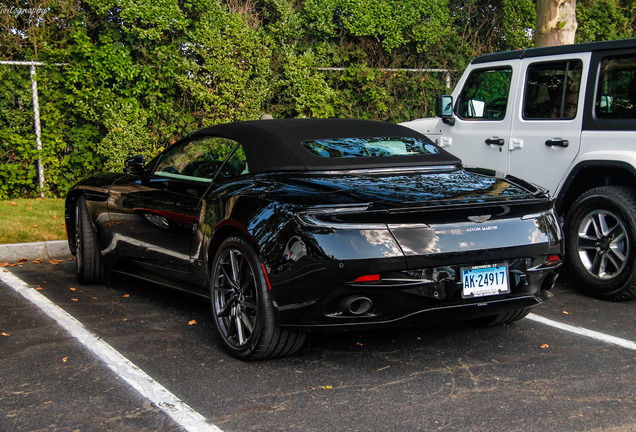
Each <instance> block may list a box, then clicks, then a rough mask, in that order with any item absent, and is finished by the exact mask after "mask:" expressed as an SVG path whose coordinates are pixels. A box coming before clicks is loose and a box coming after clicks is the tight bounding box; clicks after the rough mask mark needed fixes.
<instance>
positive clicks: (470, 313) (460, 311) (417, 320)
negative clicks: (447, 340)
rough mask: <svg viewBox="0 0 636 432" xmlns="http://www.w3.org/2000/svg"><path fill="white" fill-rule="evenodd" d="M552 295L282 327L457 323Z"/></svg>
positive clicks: (536, 302) (532, 303) (516, 296)
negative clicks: (393, 315)
mask: <svg viewBox="0 0 636 432" xmlns="http://www.w3.org/2000/svg"><path fill="white" fill-rule="evenodd" d="M550 298H552V294H551V293H550V292H548V291H544V290H542V291H541V292H540V293H538V294H536V295H529V294H514V295H509V296H505V297H501V298H496V299H495V298H490V299H481V301H471V302H461V303H454V304H438V305H429V306H427V307H424V308H422V309H420V310H416V311H412V312H409V313H405V314H404V315H401V316H397V317H394V318H389V317H385V318H379V319H371V318H370V317H367V318H366V319H365V318H360V319H359V320H354V319H351V317H344V316H343V317H341V318H337V317H330V318H329V319H328V320H327V321H328V322H314V323H303V322H299V323H295V324H288V325H283V324H281V326H282V327H294V328H301V329H305V330H329V329H345V328H347V329H355V328H374V327H383V328H386V327H401V326H407V325H417V324H434V323H445V322H456V321H463V320H469V319H475V318H482V317H487V316H493V315H497V314H500V313H503V312H509V311H512V310H516V309H522V308H528V307H534V306H537V305H539V304H541V303H543V302H545V301H547V300H549V299H550Z"/></svg>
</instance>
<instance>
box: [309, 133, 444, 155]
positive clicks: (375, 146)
mask: <svg viewBox="0 0 636 432" xmlns="http://www.w3.org/2000/svg"><path fill="white" fill-rule="evenodd" d="M302 145H303V147H305V148H306V149H307V150H309V151H310V152H311V153H313V154H314V155H317V156H320V157H323V158H364V157H387V156H416V155H417V156H421V155H431V154H437V153H439V149H438V148H437V147H435V146H434V145H432V144H429V143H427V142H424V141H422V140H420V139H418V138H407V137H402V138H379V137H374V138H335V139H334V138H332V139H318V140H313V141H305V142H303V143H302Z"/></svg>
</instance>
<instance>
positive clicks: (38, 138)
mask: <svg viewBox="0 0 636 432" xmlns="http://www.w3.org/2000/svg"><path fill="white" fill-rule="evenodd" d="M0 64H3V65H16V66H29V67H30V69H31V73H30V75H31V97H32V98H33V123H34V127H35V146H36V148H37V151H38V189H39V190H40V198H44V166H43V165H42V133H41V127H40V103H39V102H38V83H37V81H36V75H35V67H36V66H44V65H46V63H42V62H34V61H13V60H1V61H0ZM53 65H54V66H66V65H68V63H54V64H53Z"/></svg>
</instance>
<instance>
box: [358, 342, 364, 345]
mask: <svg viewBox="0 0 636 432" xmlns="http://www.w3.org/2000/svg"><path fill="white" fill-rule="evenodd" d="M356 345H357V346H364V344H363V343H362V342H356Z"/></svg>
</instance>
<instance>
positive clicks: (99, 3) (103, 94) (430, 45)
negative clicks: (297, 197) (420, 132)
mask: <svg viewBox="0 0 636 432" xmlns="http://www.w3.org/2000/svg"><path fill="white" fill-rule="evenodd" d="M597 3H598V2H589V3H588V2H583V1H579V2H578V4H579V8H581V11H582V12H581V14H580V16H581V23H580V27H579V30H580V34H581V35H582V39H581V40H582V41H583V40H592V39H594V38H595V37H597V38H619V37H626V36H631V34H632V30H631V23H632V22H633V17H632V16H631V14H633V13H634V12H632V9H630V8H626V7H624V6H625V5H622V3H620V2H618V1H609V0H606V1H604V2H603V7H599V6H598V4H597ZM42 4H43V5H44V6H42V8H41V10H40V14H39V15H35V16H29V15H25V14H13V15H12V14H5V15H4V16H3V17H2V18H3V19H2V20H0V27H2V30H3V31H2V32H0V58H2V59H11V60H39V61H44V62H47V63H48V64H52V63H56V62H57V63H66V64H67V66H46V67H38V69H37V80H38V89H39V100H40V112H41V124H42V144H43V149H42V153H41V157H42V162H43V165H44V171H45V178H46V187H45V194H46V195H47V196H63V195H64V194H65V193H66V191H67V190H68V188H69V187H70V186H71V185H72V184H73V183H75V182H76V181H77V180H79V179H80V178H82V177H84V176H86V175H90V174H92V173H95V172H99V171H103V170H115V171H119V170H121V168H122V166H123V161H124V160H125V159H126V158H128V157H130V156H132V155H135V154H140V153H141V154H145V155H147V156H149V157H151V156H153V155H155V154H156V153H157V152H159V151H160V150H161V149H163V148H165V147H166V146H168V145H170V144H172V143H174V142H175V141H176V140H178V139H180V138H181V137H183V136H185V135H187V134H188V133H190V132H193V131H194V130H196V129H199V128H201V127H205V126H209V125H213V124H217V123H221V122H229V121H235V120H247V119H256V118H259V117H260V116H261V115H262V114H264V113H269V114H271V115H273V116H274V117H279V118H281V117H359V118H367V119H377V120H384V121H391V122H399V121H404V120H408V119H413V118H417V117H422V116H427V115H429V114H430V113H431V109H432V107H433V106H434V99H435V97H436V96H437V95H438V94H440V93H445V92H447V91H448V90H447V89H446V87H445V76H444V74H441V73H414V72H404V71H402V72H387V71H386V69H392V68H398V69H400V68H448V69H452V70H453V71H454V73H453V80H455V79H456V78H457V76H458V74H459V73H461V71H462V70H463V68H464V66H465V65H466V63H467V62H468V61H470V59H471V58H472V57H473V56H475V55H478V54H481V53H483V52H488V51H492V50H502V49H515V48H522V47H526V46H531V44H532V41H531V38H530V37H529V34H530V32H531V28H532V26H533V25H534V17H533V7H534V6H533V2H531V1H529V0H504V1H500V2H486V1H468V2H466V1H464V2H459V1H452V0H447V1H437V0H368V1H365V2H359V1H357V0H356V1H352V0H304V1H301V0H297V1H294V0H187V1H183V0H160V1H157V0H134V1H133V0H86V1H82V2H79V1H77V0H58V1H55V2H48V3H47V2H46V1H44V2H42ZM512 11H517V12H515V13H513V12H512ZM604 20H605V21H608V22H618V21H620V22H621V25H622V27H621V29H622V30H617V28H613V29H612V30H611V31H610V30H607V29H605V30H604V31H603V29H601V28H599V23H602V22H605V21H604ZM581 25H582V27H581ZM608 27H611V26H608ZM594 35H597V36H594ZM323 66H332V67H333V66H336V67H341V68H343V70H341V71H322V70H319V68H320V67H323ZM37 157H38V154H37V151H36V150H35V137H34V128H33V106H32V101H31V84H30V79H29V69H28V67H23V66H4V65H0V158H1V159H0V199H6V198H13V197H34V196H38V195H39V190H38V184H37V183H38V182H37Z"/></svg>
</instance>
